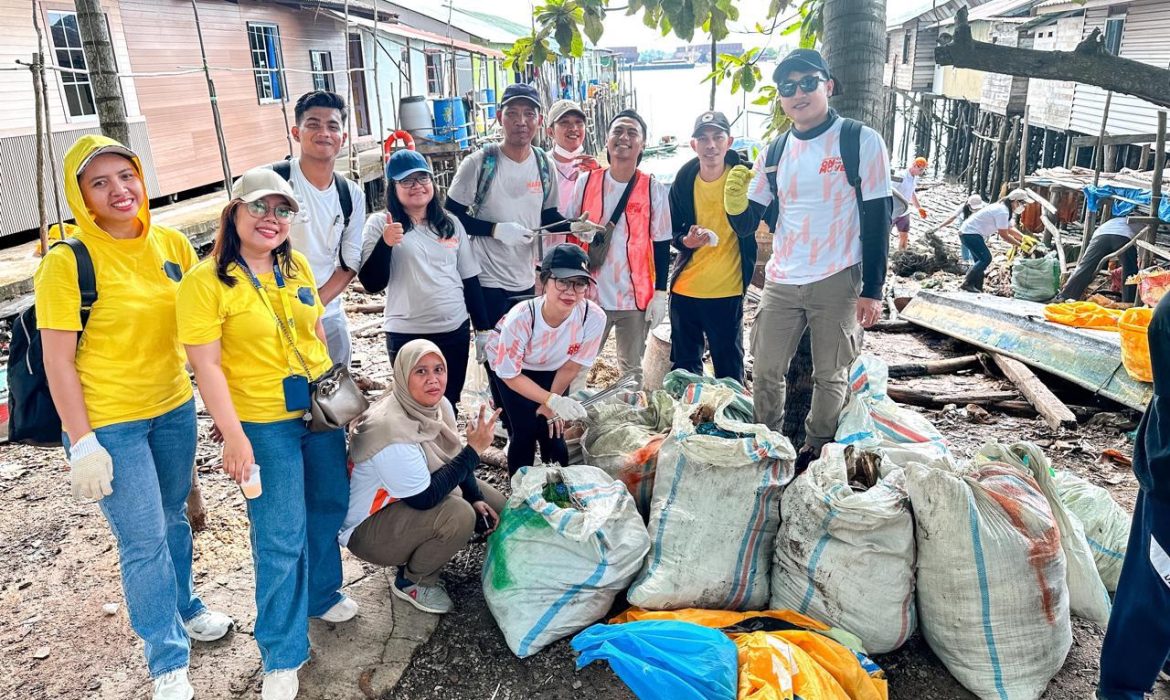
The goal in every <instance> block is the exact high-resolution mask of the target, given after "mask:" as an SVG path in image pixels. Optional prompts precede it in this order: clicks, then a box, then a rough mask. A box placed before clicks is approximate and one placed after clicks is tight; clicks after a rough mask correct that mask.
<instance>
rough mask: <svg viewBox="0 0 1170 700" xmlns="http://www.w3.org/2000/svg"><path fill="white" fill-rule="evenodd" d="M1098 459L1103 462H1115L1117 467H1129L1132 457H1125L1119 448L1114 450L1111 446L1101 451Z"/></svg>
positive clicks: (1131, 464)
mask: <svg viewBox="0 0 1170 700" xmlns="http://www.w3.org/2000/svg"><path fill="white" fill-rule="evenodd" d="M1100 461H1101V462H1102V463H1104V464H1109V463H1112V464H1116V465H1117V466H1119V467H1125V468H1126V469H1129V468H1130V467H1132V466H1133V459H1132V458H1130V457H1127V456H1126V455H1125V454H1123V453H1122V452H1121V450H1115V449H1113V448H1112V447H1110V448H1108V449H1105V450H1102V451H1101V459H1100Z"/></svg>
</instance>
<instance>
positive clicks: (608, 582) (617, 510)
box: [483, 465, 650, 658]
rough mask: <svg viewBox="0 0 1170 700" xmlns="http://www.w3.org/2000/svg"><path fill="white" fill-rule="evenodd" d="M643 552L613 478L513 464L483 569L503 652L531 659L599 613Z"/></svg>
mask: <svg viewBox="0 0 1170 700" xmlns="http://www.w3.org/2000/svg"><path fill="white" fill-rule="evenodd" d="M649 548H650V538H649V536H648V535H647V534H646V527H645V526H644V525H643V524H642V518H641V517H640V516H639V515H638V511H637V509H636V508H635V507H634V500H633V498H631V497H630V494H629V492H628V491H627V490H626V487H625V486H624V485H623V484H622V483H621V482H619V481H615V480H614V479H613V478H612V477H610V476H608V475H607V474H606V473H605V472H603V471H601V470H600V469H598V468H596V467H591V466H587V465H581V466H573V467H521V469H520V470H519V471H517V472H516V473H515V474H514V475H513V476H512V495H511V497H510V498H508V503H507V505H506V506H505V507H504V512H503V513H501V514H500V523H499V525H498V526H497V528H496V530H495V532H493V533H492V535H491V537H489V538H488V548H487V554H486V555H485V556H484V566H483V596H484V599H485V600H486V601H487V605H488V609H489V610H491V612H492V616H493V617H495V619H496V623H497V624H498V625H499V626H500V631H501V632H503V633H504V638H505V640H506V641H507V642H508V648H509V649H511V650H512V653H514V654H516V656H519V657H521V658H524V657H526V656H531V655H532V654H535V653H536V652H538V651H540V650H541V649H543V648H544V647H546V646H548V645H549V644H552V643H553V642H555V641H557V640H558V639H560V638H562V637H565V636H567V635H570V634H573V633H574V632H576V631H578V630H581V629H584V628H585V627H588V626H589V625H591V624H593V623H594V622H596V621H597V620H599V619H601V618H602V617H604V616H605V614H606V613H607V612H609V608H610V606H611V605H613V601H614V599H615V598H616V597H617V596H618V594H620V593H621V592H622V591H623V590H625V588H626V586H628V585H629V584H630V581H631V580H633V578H634V576H635V575H637V573H638V569H639V568H640V567H641V565H642V559H643V558H644V557H645V555H646V552H647V550H649Z"/></svg>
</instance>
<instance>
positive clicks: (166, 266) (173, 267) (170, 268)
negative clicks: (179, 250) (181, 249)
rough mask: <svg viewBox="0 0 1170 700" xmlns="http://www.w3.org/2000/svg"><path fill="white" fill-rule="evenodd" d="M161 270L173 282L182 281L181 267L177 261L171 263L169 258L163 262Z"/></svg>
mask: <svg viewBox="0 0 1170 700" xmlns="http://www.w3.org/2000/svg"><path fill="white" fill-rule="evenodd" d="M163 272H166V273H167V277H170V278H171V279H172V280H173V281H175V282H182V281H183V268H181V267H179V264H178V263H173V262H171V261H170V260H168V261H166V262H165V263H163Z"/></svg>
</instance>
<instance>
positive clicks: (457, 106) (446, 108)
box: [434, 97, 471, 148]
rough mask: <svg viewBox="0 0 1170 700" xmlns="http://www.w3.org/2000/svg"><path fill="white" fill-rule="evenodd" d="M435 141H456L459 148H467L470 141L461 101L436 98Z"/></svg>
mask: <svg viewBox="0 0 1170 700" xmlns="http://www.w3.org/2000/svg"><path fill="white" fill-rule="evenodd" d="M434 103H435V140H436V141H443V142H446V141H458V142H459V147H460V148H467V147H468V145H469V144H470V143H471V140H470V139H469V138H468V135H467V112H466V111H465V110H464V109H463V99H462V98H459V97H442V98H436V99H435V100H434Z"/></svg>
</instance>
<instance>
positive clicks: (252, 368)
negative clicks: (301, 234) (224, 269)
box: [178, 251, 332, 423]
mask: <svg viewBox="0 0 1170 700" xmlns="http://www.w3.org/2000/svg"><path fill="white" fill-rule="evenodd" d="M292 257H293V262H294V263H295V264H296V268H297V270H296V274H295V275H292V276H291V277H286V278H285V280H284V289H283V290H281V289H280V288H278V287H277V286H276V278H275V276H274V275H273V274H272V273H271V272H270V273H268V274H262V275H257V278H258V279H259V280H260V284H261V286H262V287H263V288H264V292H265V294H267V296H268V301H269V303H268V304H265V303H264V302H263V300H261V298H260V295H259V294H257V291H256V288H255V287H254V286H252V281H251V279H250V278H249V277H248V273H246V272H245V271H244V270H243V269H242V268H240V267H239V266H237V265H232V266H231V267H229V268H228V270H229V271H230V273H231V275H232V277H234V278H236V280H237V282H236V284H235V286H233V287H229V286H227V285H226V284H224V283H223V282H221V281H220V279H219V278H218V277H216V274H215V259H214V258H208V259H206V260H204V261H203V262H201V263H199V264H198V265H196V266H195V267H194V268H192V270H191V271H190V272H189V273H188V274H187V276H186V278H185V279H184V280H183V284H181V285H179V303H178V318H179V342H181V343H183V344H184V345H205V344H207V343H210V342H213V341H216V340H218V341H220V353H221V356H220V365H221V366H222V367H223V373H224V376H225V377H226V378H227V384H228V389H229V390H230V391H231V396H232V405H233V406H234V407H235V409H236V415H237V416H239V418H240V420H241V421H246V422H249V423H274V422H276V421H282V420H288V419H290V418H300V417H301V416H302V415H303V413H304V412H303V411H295V412H289V411H286V410H285V408H284V380H285V378H287V377H289V376H291V375H300V376H304V374H305V370H304V368H303V367H301V363H300V361H299V360H298V359H297V356H296V354H295V353H294V352H293V351H292V349H291V348H290V347H289V344H288V341H287V340H286V339H285V335H284V332H283V331H281V330H280V326H278V325H277V323H276V318H275V317H274V316H273V311H276V313H279V314H280V315H281V316H282V317H283V316H284V315H285V309H286V308H287V309H288V310H289V311H290V312H291V313H292V318H293V324H292V328H291V329H290V330H291V331H292V332H293V334H294V337H295V340H296V346H297V350H299V351H300V353H301V357H303V358H304V360H305V364H307V365H308V369H309V374H310V379H317V378H318V377H320V376H321V375H322V374H323V373H325V371H326V370H328V369H329V368H330V367H331V366H332V362H330V360H329V350H328V349H327V348H326V347H325V343H323V342H321V340H320V338H318V337H317V330H316V329H317V320H318V319H319V318H321V316H322V315H323V314H324V313H325V307H323V306H321V299H320V297H318V296H317V283H316V282H315V281H314V279H313V272H312V270H310V269H309V263H308V261H307V260H305V256H303V255H301V254H300V253H298V252H296V251H293V254H292ZM281 294H283V295H284V297H285V302H286V304H282V303H281V300H280V295H281ZM269 306H271V309H270V308H269Z"/></svg>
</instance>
